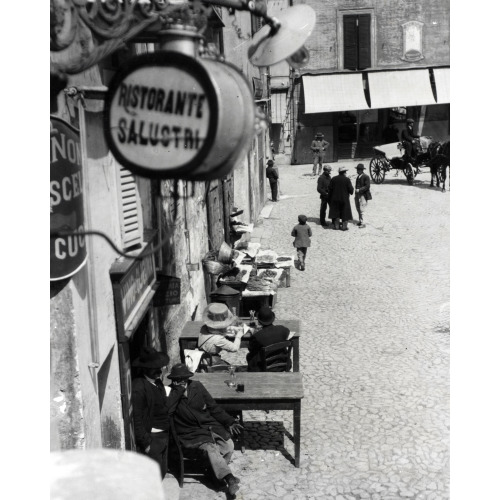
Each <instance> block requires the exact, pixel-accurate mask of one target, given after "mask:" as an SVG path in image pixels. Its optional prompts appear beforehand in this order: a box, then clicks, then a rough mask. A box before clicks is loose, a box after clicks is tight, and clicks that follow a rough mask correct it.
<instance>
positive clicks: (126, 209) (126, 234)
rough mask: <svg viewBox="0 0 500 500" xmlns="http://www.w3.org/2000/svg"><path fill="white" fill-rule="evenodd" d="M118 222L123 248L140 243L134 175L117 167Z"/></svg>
mask: <svg viewBox="0 0 500 500" xmlns="http://www.w3.org/2000/svg"><path fill="white" fill-rule="evenodd" d="M119 169H120V172H119V179H118V180H119V187H120V193H119V195H120V223H121V233H122V243H123V247H124V249H127V248H130V247H132V246H135V245H138V244H141V243H142V221H141V218H140V211H139V206H138V205H139V196H138V193H137V186H136V183H135V176H134V175H133V174H132V173H130V172H129V171H128V170H127V169H125V168H123V167H121V166H120V167H119Z"/></svg>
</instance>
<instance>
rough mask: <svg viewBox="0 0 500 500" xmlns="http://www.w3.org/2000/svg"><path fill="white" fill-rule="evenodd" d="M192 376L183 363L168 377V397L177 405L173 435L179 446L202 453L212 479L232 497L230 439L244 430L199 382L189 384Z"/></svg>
mask: <svg viewBox="0 0 500 500" xmlns="http://www.w3.org/2000/svg"><path fill="white" fill-rule="evenodd" d="M192 376H193V373H192V372H190V371H189V370H188V368H187V366H186V365H185V364H183V363H178V364H176V365H174V366H173V367H172V371H171V372H170V375H168V378H169V379H170V380H172V384H171V385H170V388H171V393H174V394H176V395H177V396H176V400H177V401H178V404H177V406H176V408H175V413H174V415H173V421H174V426H175V432H176V434H177V437H178V438H179V441H180V443H181V445H182V446H184V447H185V448H191V449H198V450H201V451H202V452H203V454H204V456H205V458H206V460H207V461H208V463H209V464H210V467H211V469H212V471H213V473H214V475H215V477H216V478H217V479H218V480H219V481H222V482H224V483H225V485H226V486H227V489H228V493H229V494H230V495H231V496H234V495H235V494H236V492H237V491H238V489H239V486H238V483H239V482H240V480H239V479H238V478H237V477H235V476H234V475H233V473H232V471H231V469H230V467H229V463H230V461H231V457H232V454H233V451H234V443H233V440H232V439H231V436H232V435H234V434H236V435H238V434H240V432H241V431H242V429H243V426H242V425H241V424H239V423H238V422H237V420H236V419H235V418H233V417H231V415H228V414H227V413H226V412H225V411H224V410H223V409H222V408H221V407H220V406H218V405H217V404H216V403H215V401H214V399H213V398H212V396H211V395H210V393H209V392H208V391H207V389H206V388H205V386H204V385H203V384H202V383H201V382H198V381H195V380H190V379H191V377H192Z"/></svg>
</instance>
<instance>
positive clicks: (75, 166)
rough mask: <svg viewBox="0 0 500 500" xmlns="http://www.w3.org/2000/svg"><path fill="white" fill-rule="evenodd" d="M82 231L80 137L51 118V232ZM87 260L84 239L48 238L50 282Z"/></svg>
mask: <svg viewBox="0 0 500 500" xmlns="http://www.w3.org/2000/svg"><path fill="white" fill-rule="evenodd" d="M83 229H84V208H83V176H82V153H81V145H80V134H79V132H78V130H77V129H76V128H74V127H72V126H71V125H70V124H69V123H66V122H65V121H64V120H61V119H60V118H57V117H55V116H51V117H50V232H51V233H57V231H64V232H68V231H69V232H77V231H83ZM86 260H87V249H86V246H85V236H78V235H72V236H57V237H52V235H51V238H50V280H51V281H54V280H61V279H64V278H69V277H70V276H72V275H73V274H75V273H76V272H77V271H78V270H79V269H80V268H81V267H82V266H83V265H84V264H85V261H86Z"/></svg>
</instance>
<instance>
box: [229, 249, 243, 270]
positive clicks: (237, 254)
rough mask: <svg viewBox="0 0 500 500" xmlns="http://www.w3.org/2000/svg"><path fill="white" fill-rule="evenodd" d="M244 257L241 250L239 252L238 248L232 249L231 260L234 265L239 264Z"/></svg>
mask: <svg viewBox="0 0 500 500" xmlns="http://www.w3.org/2000/svg"><path fill="white" fill-rule="evenodd" d="M245 257H246V254H245V253H243V252H240V251H239V250H233V255H232V258H233V262H234V264H235V265H236V266H239V265H240V264H241V261H242V260H243V259H244V258H245Z"/></svg>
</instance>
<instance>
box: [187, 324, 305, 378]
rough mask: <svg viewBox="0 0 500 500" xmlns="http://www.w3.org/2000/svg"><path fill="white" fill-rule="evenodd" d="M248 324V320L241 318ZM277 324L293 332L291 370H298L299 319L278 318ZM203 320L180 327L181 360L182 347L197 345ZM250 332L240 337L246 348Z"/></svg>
mask: <svg viewBox="0 0 500 500" xmlns="http://www.w3.org/2000/svg"><path fill="white" fill-rule="evenodd" d="M243 321H244V322H245V323H247V324H248V322H249V320H243ZM276 324H277V325H283V326H286V327H287V328H288V329H289V330H290V331H291V332H295V334H294V335H293V337H292V339H291V340H292V362H293V371H294V372H298V371H299V354H300V349H299V340H300V321H299V320H297V319H288V320H278V321H276ZM202 326H203V321H188V322H187V323H186V324H185V325H184V328H183V329H182V332H181V335H180V337H179V346H180V356H181V361H182V362H183V363H184V349H194V348H195V347H196V346H197V345H198V335H199V334H200V330H201V327H202ZM250 337H251V335H250V333H248V332H247V333H246V334H245V335H243V337H242V338H241V347H244V348H247V349H248V342H249V341H250Z"/></svg>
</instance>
